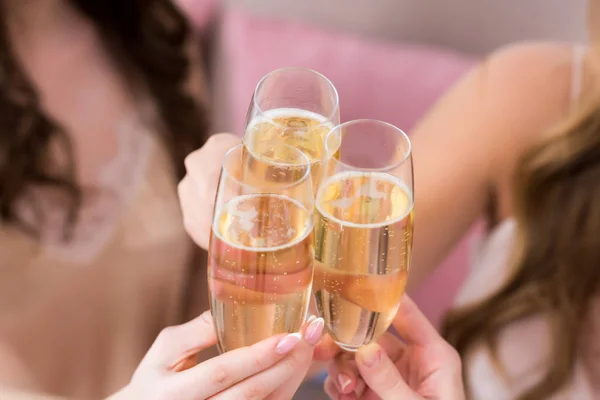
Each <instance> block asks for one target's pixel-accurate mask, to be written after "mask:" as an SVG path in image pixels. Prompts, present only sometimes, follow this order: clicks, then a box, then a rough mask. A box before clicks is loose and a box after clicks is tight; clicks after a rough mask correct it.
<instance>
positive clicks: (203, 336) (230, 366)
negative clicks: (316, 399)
mask: <svg viewBox="0 0 600 400" xmlns="http://www.w3.org/2000/svg"><path fill="white" fill-rule="evenodd" d="M322 331H323V320H322V319H314V320H312V321H309V322H307V324H306V325H305V327H303V329H302V334H291V335H278V336H274V337H271V338H269V339H266V340H263V341H261V342H259V343H256V344H254V345H252V346H249V347H243V348H240V349H236V350H232V351H230V352H227V353H224V354H222V355H220V356H218V357H215V358H212V359H210V360H207V361H204V362H202V363H200V364H198V365H195V361H194V359H195V356H196V355H197V354H198V352H200V351H201V350H203V349H205V348H208V347H211V346H214V345H215V344H216V342H217V337H216V334H215V328H214V326H213V319H212V317H211V315H210V313H209V312H205V313H204V314H202V315H201V316H200V317H198V318H196V319H194V320H192V321H190V322H188V323H186V324H183V325H180V326H175V327H169V328H166V329H165V330H163V332H162V333H161V334H160V335H159V336H158V338H157V339H156V341H155V342H154V344H153V345H152V347H151V348H150V350H148V353H147V354H146V356H145V357H144V359H143V360H142V362H141V363H140V365H139V367H138V369H137V370H136V372H135V373H134V375H133V378H132V380H131V383H130V384H129V385H128V386H126V387H125V388H123V389H122V390H121V391H119V392H118V393H116V394H115V395H113V396H111V397H109V399H108V400H130V399H131V400H133V399H146V398H152V399H157V400H160V399H165V400H166V399H173V398H177V399H182V400H186V399H189V400H200V399H208V398H211V399H215V400H217V399H219V400H225V399H273V400H280V399H281V400H283V399H289V398H291V397H292V396H293V394H294V393H295V392H296V390H297V389H298V386H300V384H301V383H302V377H303V376H304V374H305V373H306V371H307V370H308V369H309V368H310V365H311V362H312V357H311V354H312V348H313V347H314V345H315V344H316V343H317V342H318V340H319V338H320V337H321V333H322Z"/></svg>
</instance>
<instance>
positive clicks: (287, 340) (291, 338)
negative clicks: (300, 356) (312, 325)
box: [275, 333, 302, 354]
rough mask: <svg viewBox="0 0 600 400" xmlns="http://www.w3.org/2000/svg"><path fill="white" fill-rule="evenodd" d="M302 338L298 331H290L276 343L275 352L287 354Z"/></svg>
mask: <svg viewBox="0 0 600 400" xmlns="http://www.w3.org/2000/svg"><path fill="white" fill-rule="evenodd" d="M300 340H302V336H301V335H300V334H299V333H292V334H289V335H287V336H286V337H284V338H283V339H281V340H280V341H279V343H277V347H275V352H276V353H277V354H287V353H289V352H290V351H292V349H293V348H294V347H296V345H297V344H298V343H299V342H300Z"/></svg>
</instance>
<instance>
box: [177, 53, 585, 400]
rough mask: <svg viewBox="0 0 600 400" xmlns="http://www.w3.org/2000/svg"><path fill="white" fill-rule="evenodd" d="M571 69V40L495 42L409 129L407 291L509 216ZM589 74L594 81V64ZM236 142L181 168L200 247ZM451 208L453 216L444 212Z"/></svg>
mask: <svg viewBox="0 0 600 400" xmlns="http://www.w3.org/2000/svg"><path fill="white" fill-rule="evenodd" d="M594 57H595V56H594V55H593V54H592V53H590V54H589V55H588V59H589V63H588V65H590V66H594V65H595V64H594V62H593V60H595V58H594ZM571 68H572V47H571V46H568V45H563V44H553V43H525V44H520V45H517V46H511V47H508V48H505V49H501V50H499V51H498V52H496V53H494V54H493V55H492V56H491V57H490V58H489V59H488V60H486V62H485V63H483V64H482V65H481V66H479V67H477V68H475V69H474V70H473V71H471V72H470V73H469V74H467V75H466V76H465V77H464V78H463V79H461V80H460V81H459V82H458V83H457V84H456V85H455V86H454V87H453V88H452V89H451V90H450V91H449V92H448V93H447V94H446V95H445V96H444V97H443V98H442V99H440V101H439V102H438V103H437V104H436V105H435V107H433V109H432V110H431V111H430V112H429V113H428V115H426V116H425V118H424V119H423V120H422V122H421V123H420V124H419V125H418V126H417V127H416V128H415V129H414V131H413V132H412V133H411V137H412V143H413V155H414V160H415V170H414V173H415V195H416V198H415V208H416V209H418V210H419V211H418V214H419V217H418V219H419V222H418V224H416V227H415V241H414V252H413V261H412V267H411V276H410V280H409V288H408V290H409V291H410V290H411V289H412V288H414V287H416V286H418V284H419V283H420V282H421V281H422V280H423V279H424V278H425V277H426V276H427V275H428V274H429V273H431V271H433V269H434V268H435V267H436V266H437V265H438V264H439V263H440V262H441V261H442V260H443V259H444V257H445V256H446V255H447V254H448V253H449V251H450V250H451V249H452V248H453V247H454V246H455V245H456V244H457V243H458V241H459V240H460V239H461V238H462V237H463V236H464V234H465V233H466V232H467V231H468V229H469V228H470V226H471V225H472V224H473V223H474V222H475V221H476V220H478V219H480V218H484V219H486V220H487V221H488V224H489V225H488V226H489V228H490V229H492V228H493V227H494V226H495V225H496V224H498V223H499V222H500V221H502V220H505V219H507V218H510V217H511V216H512V214H513V204H512V195H513V191H512V186H511V179H512V175H513V173H514V171H515V167H516V164H517V162H518V161H519V159H520V158H521V157H522V156H523V154H524V153H525V152H526V151H527V150H528V149H530V148H531V147H532V146H535V145H536V144H538V143H539V142H540V141H542V140H544V139H546V138H547V137H548V136H549V135H550V134H552V133H551V131H550V128H551V127H552V126H553V125H554V124H556V123H558V122H559V121H561V120H562V119H563V118H564V117H565V116H566V115H567V113H568V110H569V104H570V90H571V73H572V71H571ZM588 69H590V68H588ZM588 72H589V75H590V77H589V79H590V82H593V81H594V79H593V76H594V69H593V68H591V70H590V71H588ZM586 87H587V85H586ZM515 93H518V94H519V95H518V96H515ZM540 99H544V101H543V102H540ZM239 142H240V139H239V138H238V137H236V136H233V135H231V134H218V135H215V136H213V138H212V139H211V140H210V141H209V142H208V143H207V144H206V145H205V146H204V147H203V148H202V149H199V150H198V151H196V152H194V153H192V154H191V155H190V156H189V157H188V159H187V162H186V165H187V167H188V175H187V176H186V178H185V179H184V180H183V181H182V182H181V183H180V185H179V194H180V197H181V203H182V208H183V211H184V220H185V226H186V228H187V231H188V233H189V234H190V235H191V236H192V238H193V239H194V240H195V241H196V243H197V244H198V245H200V246H202V247H204V248H206V247H207V245H208V233H209V232H210V224H211V218H212V203H213V199H214V196H215V192H216V184H217V180H218V179H217V178H218V169H219V168H220V160H221V159H222V157H223V154H224V153H225V152H226V151H227V150H228V149H229V148H230V147H232V146H233V145H235V144H238V143H239ZM198 204H203V205H204V206H203V207H198V206H197V205H198ZM191 205H195V206H194V207H192V206H191ZM450 212H452V218H448V215H449V213H450ZM337 351H338V350H337V348H335V346H333V344H332V343H331V342H330V341H329V340H328V339H325V340H324V341H323V343H322V344H321V345H320V346H319V347H318V348H317V351H316V352H315V358H316V359H318V360H330V359H331V358H332V357H333V356H334V355H335V354H336V353H337ZM337 361H338V367H337V368H338V369H339V370H343V371H346V372H347V376H346V377H345V378H346V379H348V380H349V382H350V383H347V384H346V385H345V386H344V388H343V389H342V387H341V385H340V384H339V382H340V381H343V379H342V378H343V377H342V378H340V377H339V376H337V377H336V376H335V374H336V373H337V374H338V375H339V373H338V372H336V371H335V370H334V371H333V372H332V373H333V374H334V375H333V376H334V379H333V380H332V381H331V382H333V385H334V386H335V387H336V389H337V390H338V391H339V392H340V393H342V392H343V393H347V394H350V395H351V396H352V395H354V394H353V393H354V392H355V390H357V389H358V390H359V391H360V390H361V387H360V386H361V385H363V383H362V382H361V380H359V379H357V370H356V367H354V366H352V367H351V368H350V367H347V362H348V361H347V360H344V359H339V358H338V360H337ZM360 372H361V374H362V373H363V372H364V371H362V370H361V371H360ZM363 378H365V379H367V378H366V377H365V376H363ZM330 385H331V384H330ZM348 398H353V397H348Z"/></svg>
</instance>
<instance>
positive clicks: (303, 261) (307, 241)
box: [208, 194, 314, 351]
mask: <svg viewBox="0 0 600 400" xmlns="http://www.w3.org/2000/svg"><path fill="white" fill-rule="evenodd" d="M215 215H216V217H215V219H214V224H213V228H212V232H211V242H210V246H209V265H208V277H209V289H210V290H209V292H210V297H211V309H212V311H213V317H214V321H215V326H216V330H217V336H218V347H219V349H220V350H221V351H229V350H232V349H235V348H239V347H242V346H247V345H251V344H253V343H256V342H258V341H260V340H262V339H266V338H267V337H270V336H272V335H275V334H278V333H292V332H296V331H298V330H299V328H300V327H301V325H302V323H303V321H304V319H305V317H306V312H307V307H308V302H309V299H310V292H311V284H312V277H313V255H314V252H313V238H312V228H313V225H312V219H311V213H310V212H309V210H307V209H306V208H305V207H304V206H302V205H301V204H300V203H299V202H297V201H296V200H293V199H291V198H289V197H286V196H281V195H273V194H270V195H269V194H259V195H243V196H239V197H235V198H233V200H230V201H229V202H227V203H225V204H223V205H221V206H220V208H219V209H217V210H216V214H215Z"/></svg>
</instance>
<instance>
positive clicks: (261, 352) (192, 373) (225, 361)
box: [171, 333, 301, 399]
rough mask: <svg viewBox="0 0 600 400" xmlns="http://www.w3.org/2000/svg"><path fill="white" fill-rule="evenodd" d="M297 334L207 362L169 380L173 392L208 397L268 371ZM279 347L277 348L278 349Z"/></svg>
mask: <svg viewBox="0 0 600 400" xmlns="http://www.w3.org/2000/svg"><path fill="white" fill-rule="evenodd" d="M300 340H301V339H300V335H299V334H297V333H296V334H291V335H287V336H286V335H278V336H274V337H271V338H268V339H266V340H263V341H261V342H258V343H256V344H254V345H252V346H248V347H242V348H239V349H236V350H232V351H229V352H227V353H224V354H221V355H220V356H217V357H215V358H212V359H210V360H207V361H205V362H203V363H201V364H199V365H197V366H195V367H194V368H191V369H188V370H186V371H183V372H181V373H178V374H176V375H174V376H173V377H172V378H171V388H172V390H173V393H186V397H188V398H194V399H195V398H202V399H204V398H208V397H210V396H213V395H215V394H216V393H219V392H221V391H223V390H225V389H227V388H229V387H230V386H232V385H235V384H236V383H238V382H241V381H243V380H244V379H246V378H247V377H249V376H252V375H254V374H257V373H258V372H260V371H263V370H265V369H268V368H269V367H271V366H272V365H274V364H275V363H277V362H278V361H279V360H281V359H282V358H283V357H285V355H286V354H287V353H289V352H290V351H291V350H292V349H293V348H294V347H295V346H297V344H298V343H299V342H300ZM278 346H279V347H278Z"/></svg>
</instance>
